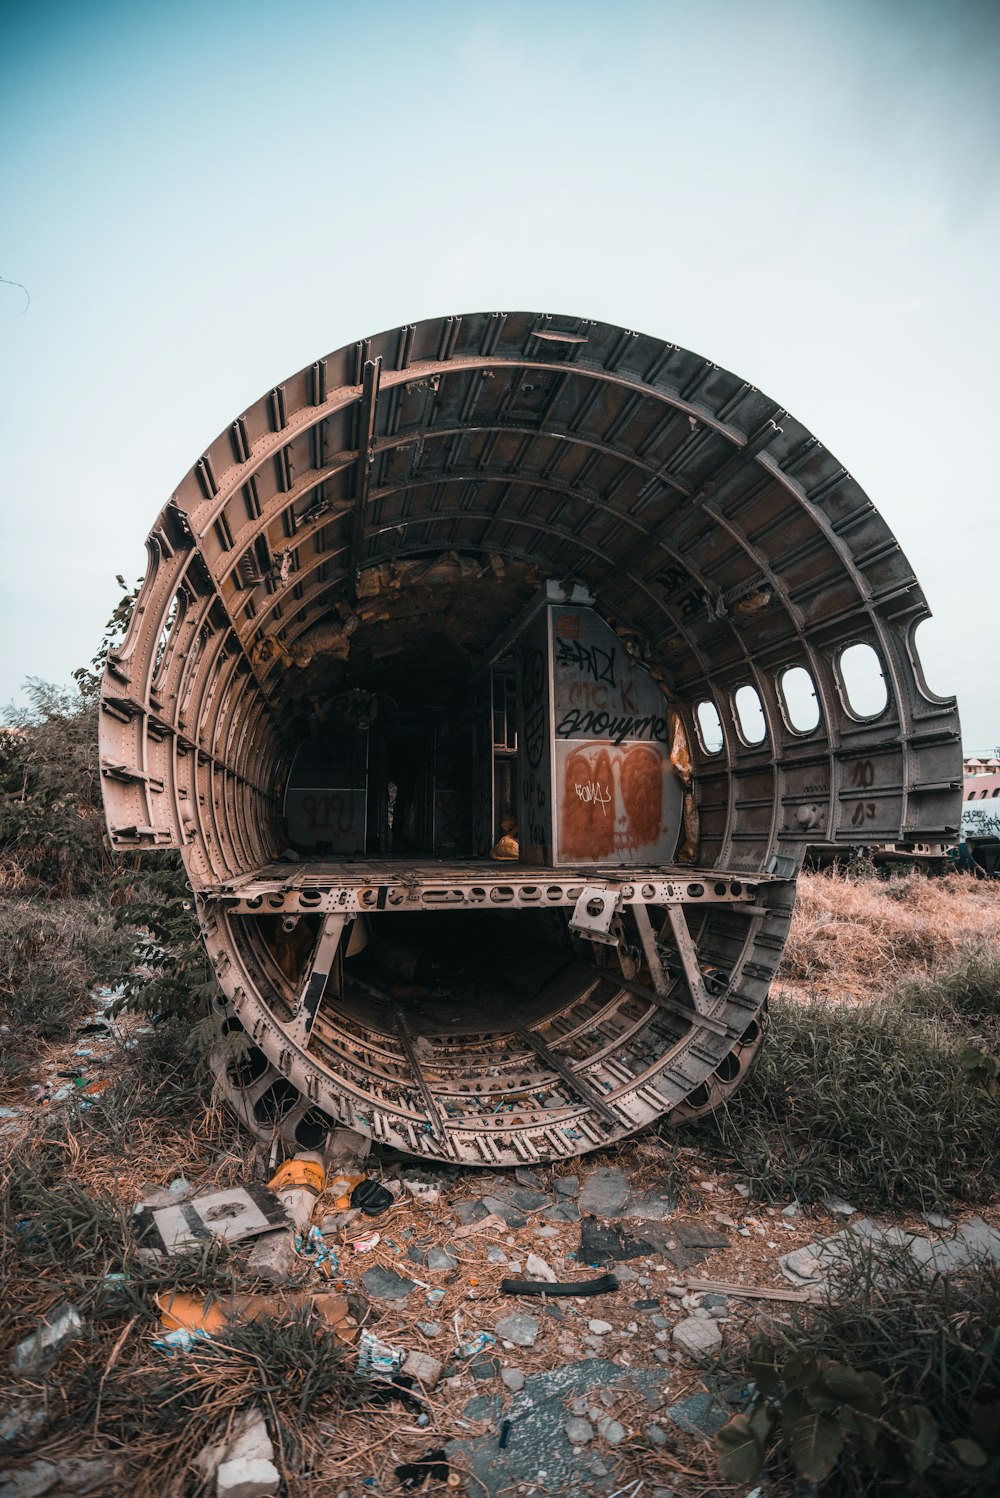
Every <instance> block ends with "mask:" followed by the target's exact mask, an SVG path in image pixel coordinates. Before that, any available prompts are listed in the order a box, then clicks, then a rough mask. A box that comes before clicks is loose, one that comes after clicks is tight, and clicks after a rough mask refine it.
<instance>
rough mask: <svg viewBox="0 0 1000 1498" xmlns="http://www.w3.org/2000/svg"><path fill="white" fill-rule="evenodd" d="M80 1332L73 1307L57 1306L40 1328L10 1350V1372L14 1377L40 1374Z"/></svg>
mask: <svg viewBox="0 0 1000 1498" xmlns="http://www.w3.org/2000/svg"><path fill="white" fill-rule="evenodd" d="M83 1331H84V1326H83V1320H82V1318H81V1316H80V1313H79V1311H78V1310H77V1309H76V1306H73V1305H64V1306H60V1307H59V1308H58V1310H56V1311H55V1312H54V1313H53V1314H52V1316H51V1317H50V1319H49V1320H48V1321H47V1322H45V1323H44V1325H42V1326H40V1327H39V1329H38V1330H37V1331H36V1332H32V1334H31V1336H30V1337H25V1339H24V1341H23V1342H19V1343H18V1344H17V1346H16V1347H15V1348H14V1351H13V1354H12V1356H11V1359H10V1369H11V1372H12V1373H14V1374H17V1375H18V1376H24V1375H26V1374H34V1373H41V1372H43V1371H44V1370H45V1369H46V1368H48V1367H50V1366H51V1365H52V1364H53V1363H54V1362H55V1361H56V1359H57V1358H58V1357H59V1355H60V1353H62V1351H63V1350H64V1349H65V1348H66V1347H68V1346H69V1344H70V1343H71V1342H75V1341H76V1340H77V1338H78V1337H82V1336H83Z"/></svg>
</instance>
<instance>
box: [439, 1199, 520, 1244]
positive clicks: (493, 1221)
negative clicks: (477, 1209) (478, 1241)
mask: <svg viewBox="0 0 1000 1498" xmlns="http://www.w3.org/2000/svg"><path fill="white" fill-rule="evenodd" d="M477 1205H479V1203H477ZM506 1227H507V1224H506V1222H504V1220H503V1218H502V1217H498V1216H497V1214H496V1213H495V1212H488V1213H486V1214H485V1215H484V1216H483V1217H479V1218H477V1219H476V1221H475V1222H467V1223H466V1224H465V1226H464V1227H460V1228H455V1230H454V1232H453V1233H452V1237H453V1238H471V1237H472V1234H473V1233H481V1232H483V1231H485V1230H486V1229H492V1230H493V1231H494V1232H495V1231H496V1230H497V1229H499V1230H500V1231H501V1232H504V1231H505V1230H506Z"/></svg>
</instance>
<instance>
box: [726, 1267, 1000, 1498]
mask: <svg viewBox="0 0 1000 1498" xmlns="http://www.w3.org/2000/svg"><path fill="white" fill-rule="evenodd" d="M743 1372H744V1373H745V1374H746V1375H747V1376H748V1377H749V1378H751V1379H752V1380H753V1387H754V1391H755V1392H754V1394H753V1397H752V1400H751V1403H750V1405H749V1407H748V1408H747V1409H746V1410H745V1411H744V1412H742V1413H741V1414H738V1415H736V1416H734V1417H733V1419H731V1420H730V1421H729V1422H728V1423H727V1424H726V1425H725V1426H723V1428H722V1430H721V1431H720V1432H719V1436H718V1451H719V1461H720V1466H721V1469H722V1474H723V1476H724V1477H725V1478H726V1479H727V1480H728V1481H730V1482H754V1481H756V1479H757V1478H758V1477H759V1475H760V1473H761V1472H762V1471H763V1468H764V1464H765V1460H766V1459H767V1457H768V1455H769V1454H770V1455H771V1458H772V1460H773V1462H775V1463H784V1464H787V1465H789V1466H791V1468H792V1469H793V1470H794V1472H795V1473H796V1475H797V1476H798V1477H799V1478H801V1479H804V1480H806V1481H807V1482H810V1483H815V1484H818V1485H819V1488H820V1491H822V1492H823V1493H824V1494H830V1495H834V1494H836V1495H843V1498H850V1495H855V1494H857V1495H861V1494H865V1495H872V1498H874V1495H878V1494H882V1493H885V1494H889V1493H902V1492H907V1493H918V1494H926V1495H928V1498H930V1495H937V1494H940V1493H954V1494H956V1495H957V1494H963V1495H969V1498H972V1495H974V1494H981V1493H985V1492H987V1491H992V1490H993V1487H994V1485H995V1484H996V1483H997V1482H998V1480H1000V1418H998V1417H1000V1387H998V1385H1000V1267H998V1266H997V1265H996V1264H994V1263H992V1262H990V1261H988V1260H986V1261H983V1262H980V1263H978V1264H975V1265H972V1266H970V1267H968V1268H967V1269H965V1270H963V1271H960V1272H955V1271H952V1272H951V1273H949V1274H948V1275H944V1274H940V1273H935V1274H933V1275H928V1274H926V1273H925V1272H924V1271H923V1270H922V1269H921V1268H920V1267H919V1266H918V1265H917V1264H916V1263H915V1262H914V1260H913V1259H912V1257H911V1256H910V1255H909V1254H907V1253H906V1252H900V1251H898V1250H896V1251H893V1250H886V1249H884V1248H882V1249H880V1250H878V1251H875V1250H873V1249H871V1248H870V1247H869V1248H863V1247H861V1246H860V1245H859V1246H858V1247H856V1248H855V1249H854V1252H853V1255H852V1257H851V1258H849V1259H848V1260H847V1261H846V1262H845V1264H844V1265H843V1266H842V1268H841V1271H840V1274H839V1276H838V1279H837V1283H836V1284H835V1286H834V1287H833V1292H832V1294H831V1296H830V1298H829V1299H828V1300H827V1301H826V1302H824V1303H823V1304H822V1305H821V1306H819V1307H817V1308H814V1309H808V1310H807V1309H805V1308H803V1310H802V1311H797V1312H796V1314H795V1315H794V1316H793V1321H792V1325H791V1326H790V1327H789V1328H788V1329H787V1330H786V1331H783V1332H780V1333H776V1334H772V1335H770V1336H767V1337H758V1338H756V1339H754V1341H753V1342H752V1343H751V1345H750V1351H749V1356H748V1359H747V1361H746V1364H745V1366H744V1368H743Z"/></svg>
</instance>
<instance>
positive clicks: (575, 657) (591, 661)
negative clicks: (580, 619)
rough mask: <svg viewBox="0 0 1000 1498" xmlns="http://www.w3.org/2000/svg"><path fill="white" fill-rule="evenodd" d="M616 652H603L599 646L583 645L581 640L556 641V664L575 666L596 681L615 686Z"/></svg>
mask: <svg viewBox="0 0 1000 1498" xmlns="http://www.w3.org/2000/svg"><path fill="white" fill-rule="evenodd" d="M616 654H617V652H616V651H615V650H613V649H612V650H602V649H601V647H600V646H599V645H581V644H580V641H579V640H564V639H557V640H556V664H557V665H558V666H574V667H576V669H577V670H578V671H582V672H583V673H584V675H585V676H590V677H592V678H593V680H594V681H606V682H607V683H608V686H611V687H613V686H614V684H615V655H616Z"/></svg>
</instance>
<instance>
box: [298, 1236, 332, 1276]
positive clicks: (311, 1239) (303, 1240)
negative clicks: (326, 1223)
mask: <svg viewBox="0 0 1000 1498" xmlns="http://www.w3.org/2000/svg"><path fill="white" fill-rule="evenodd" d="M295 1252H296V1253H297V1254H298V1255H299V1257H300V1258H302V1259H307V1260H308V1261H309V1262H310V1263H311V1264H312V1266H313V1268H314V1269H315V1270H316V1271H317V1272H318V1273H319V1274H321V1275H322V1276H323V1278H324V1279H325V1280H331V1279H333V1277H334V1275H335V1274H337V1272H338V1270H339V1269H340V1259H339V1258H338V1256H337V1250H336V1249H335V1248H334V1246H333V1244H332V1243H327V1242H326V1241H325V1240H324V1238H323V1234H322V1233H321V1232H320V1230H319V1228H317V1227H311V1228H310V1229H309V1231H308V1232H307V1233H306V1234H305V1235H304V1236H303V1235H302V1234H301V1233H296V1234H295Z"/></svg>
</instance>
